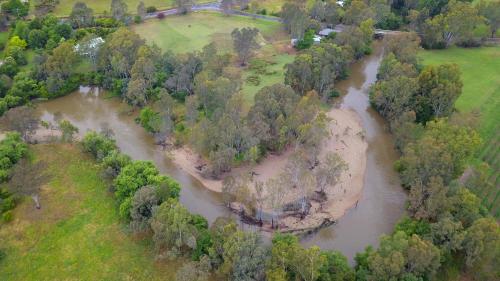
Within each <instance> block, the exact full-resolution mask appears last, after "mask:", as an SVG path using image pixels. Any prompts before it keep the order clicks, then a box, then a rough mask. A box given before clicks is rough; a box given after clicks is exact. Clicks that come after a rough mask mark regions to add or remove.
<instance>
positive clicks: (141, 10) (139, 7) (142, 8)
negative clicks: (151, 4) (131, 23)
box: [137, 1, 146, 20]
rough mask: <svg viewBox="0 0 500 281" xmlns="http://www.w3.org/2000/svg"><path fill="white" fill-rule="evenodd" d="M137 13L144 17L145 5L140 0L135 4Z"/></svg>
mask: <svg viewBox="0 0 500 281" xmlns="http://www.w3.org/2000/svg"><path fill="white" fill-rule="evenodd" d="M137 15H138V16H139V17H140V18H141V20H143V19H144V18H145V17H146V6H144V2H142V1H140V2H139V5H137Z"/></svg>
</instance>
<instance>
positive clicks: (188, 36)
mask: <svg viewBox="0 0 500 281" xmlns="http://www.w3.org/2000/svg"><path fill="white" fill-rule="evenodd" d="M242 27H255V28H258V29H259V30H260V32H261V34H262V35H263V36H264V38H266V39H275V37H276V36H280V38H281V37H283V34H282V32H281V24H280V23H277V22H272V21H266V20H259V19H252V18H248V17H241V16H226V15H224V14H221V13H217V12H196V13H191V14H189V15H179V16H169V17H166V18H165V19H163V20H158V19H151V20H148V21H146V22H145V23H142V24H139V25H134V26H133V27H132V29H133V30H134V31H135V32H136V33H137V34H139V35H140V36H142V37H143V38H144V39H146V40H147V41H148V42H154V43H155V44H157V45H158V46H159V47H160V48H162V49H163V50H171V51H173V52H175V53H185V52H192V51H197V50H201V49H202V48H203V46H205V45H207V44H209V43H211V42H215V43H216V44H217V45H219V46H220V47H221V48H222V49H230V48H231V47H232V45H231V32H232V31H233V30H234V29H235V28H242Z"/></svg>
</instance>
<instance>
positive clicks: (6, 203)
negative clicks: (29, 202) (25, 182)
mask: <svg viewBox="0 0 500 281" xmlns="http://www.w3.org/2000/svg"><path fill="white" fill-rule="evenodd" d="M14 207H16V200H15V199H14V196H9V197H7V198H5V199H0V213H4V212H7V211H10V210H12V209H14Z"/></svg>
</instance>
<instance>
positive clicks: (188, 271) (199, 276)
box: [175, 256, 212, 281]
mask: <svg viewBox="0 0 500 281" xmlns="http://www.w3.org/2000/svg"><path fill="white" fill-rule="evenodd" d="M211 268H212V266H211V265H210V260H209V259H208V257H207V256H203V257H202V258H201V260H200V261H199V262H195V261H190V262H186V263H184V265H183V266H182V267H181V268H179V270H177V273H176V274H175V281H207V280H208V277H209V276H210V270H211Z"/></svg>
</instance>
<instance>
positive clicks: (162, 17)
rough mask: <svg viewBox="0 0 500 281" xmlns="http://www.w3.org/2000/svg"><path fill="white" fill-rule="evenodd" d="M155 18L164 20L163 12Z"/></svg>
mask: <svg viewBox="0 0 500 281" xmlns="http://www.w3.org/2000/svg"><path fill="white" fill-rule="evenodd" d="M156 18H157V19H159V20H162V19H164V18H165V14H164V13H163V12H159V13H158V14H157V15H156Z"/></svg>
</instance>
